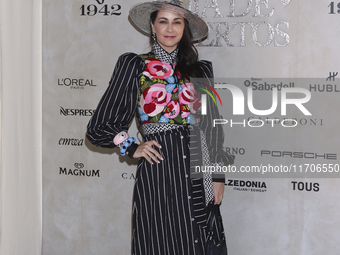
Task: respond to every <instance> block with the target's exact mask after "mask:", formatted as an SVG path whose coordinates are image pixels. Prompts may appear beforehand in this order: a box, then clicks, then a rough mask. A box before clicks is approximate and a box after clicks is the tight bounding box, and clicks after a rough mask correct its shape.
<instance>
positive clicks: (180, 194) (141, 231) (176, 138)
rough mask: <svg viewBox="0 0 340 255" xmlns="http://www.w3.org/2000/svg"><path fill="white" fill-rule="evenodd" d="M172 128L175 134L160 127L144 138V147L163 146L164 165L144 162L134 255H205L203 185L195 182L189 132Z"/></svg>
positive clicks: (140, 168)
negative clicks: (151, 143)
mask: <svg viewBox="0 0 340 255" xmlns="http://www.w3.org/2000/svg"><path fill="white" fill-rule="evenodd" d="M143 126H144V125H143ZM155 126H156V127H157V126H158V125H155ZM167 126H168V127H169V126H173V127H175V126H176V128H173V127H172V128H170V129H169V128H165V129H164V128H163V127H166V126H162V125H159V127H160V128H159V129H158V130H157V129H156V130H151V129H148V130H147V132H146V133H147V134H144V139H145V141H150V140H156V141H157V142H158V143H159V144H160V145H161V146H162V148H161V149H158V148H155V149H156V150H158V151H159V153H160V154H161V155H162V157H163V158H164V160H161V161H160V163H158V164H157V163H154V164H150V163H149V162H148V161H147V160H146V159H145V158H140V159H139V162H138V168H137V172H136V182H135V187H134V199H133V232H132V238H133V240H132V254H133V255H204V254H205V241H206V224H205V223H206V219H207V215H206V211H205V208H206V207H205V201H204V189H202V186H203V185H202V179H198V178H197V179H193V178H190V150H189V143H190V139H189V137H190V130H189V127H188V126H182V125H169V124H168V125H167ZM143 129H144V127H143ZM144 130H145V129H144ZM150 131H151V132H150Z"/></svg>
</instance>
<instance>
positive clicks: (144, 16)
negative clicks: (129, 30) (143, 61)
mask: <svg viewBox="0 0 340 255" xmlns="http://www.w3.org/2000/svg"><path fill="white" fill-rule="evenodd" d="M189 6H190V0H171V1H166V0H159V1H157V0H154V1H152V2H144V3H140V4H136V5H134V6H132V7H131V9H130V12H129V18H130V19H131V21H132V22H133V23H134V24H135V25H136V26H137V27H138V28H140V29H141V30H142V31H144V32H146V33H148V34H150V32H151V31H150V29H151V27H150V15H151V13H153V12H154V11H160V10H162V11H169V12H174V13H176V14H178V15H180V16H181V17H183V18H185V19H186V20H187V21H188V22H189V27H190V30H191V33H192V36H193V40H194V41H199V40H200V39H203V38H205V37H206V36H208V33H209V27H208V24H207V23H206V22H205V21H204V20H203V19H202V18H201V17H200V16H198V15H197V14H195V13H193V12H191V11H190V10H189Z"/></svg>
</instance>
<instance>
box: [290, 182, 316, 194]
mask: <svg viewBox="0 0 340 255" xmlns="http://www.w3.org/2000/svg"><path fill="white" fill-rule="evenodd" d="M291 183H292V188H293V190H299V191H314V192H319V191H320V184H319V183H317V182H314V183H313V182H296V181H292V182H291Z"/></svg>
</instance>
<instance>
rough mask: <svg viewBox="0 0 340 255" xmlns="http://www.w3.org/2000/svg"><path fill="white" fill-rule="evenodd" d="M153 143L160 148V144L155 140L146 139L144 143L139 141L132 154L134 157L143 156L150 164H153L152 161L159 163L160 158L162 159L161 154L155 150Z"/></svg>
mask: <svg viewBox="0 0 340 255" xmlns="http://www.w3.org/2000/svg"><path fill="white" fill-rule="evenodd" d="M153 145H155V146H157V147H158V148H162V146H161V145H160V144H159V143H157V142H156V141H155V140H152V141H147V142H145V143H141V144H140V145H139V146H138V148H137V150H136V151H135V153H134V154H133V157H134V158H141V157H144V158H145V159H146V160H147V161H148V162H149V163H150V164H153V162H152V161H154V162H157V163H160V161H159V159H160V160H163V158H162V156H161V154H159V152H158V151H156V150H155V149H154V148H153V147H152V146H153Z"/></svg>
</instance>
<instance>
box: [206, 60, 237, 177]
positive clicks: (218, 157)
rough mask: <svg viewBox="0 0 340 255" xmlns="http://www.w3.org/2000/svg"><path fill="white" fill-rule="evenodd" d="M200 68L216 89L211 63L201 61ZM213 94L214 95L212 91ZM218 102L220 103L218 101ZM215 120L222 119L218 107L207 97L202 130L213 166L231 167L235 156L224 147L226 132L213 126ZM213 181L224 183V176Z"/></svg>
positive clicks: (219, 126) (215, 175) (217, 126)
mask: <svg viewBox="0 0 340 255" xmlns="http://www.w3.org/2000/svg"><path fill="white" fill-rule="evenodd" d="M200 66H201V68H202V71H203V78H207V82H209V83H210V84H209V85H210V86H211V87H214V82H213V77H214V75H213V68H212V63H211V62H210V61H203V60H202V61H200ZM211 94H212V95H213V94H214V93H213V92H212V91H211ZM217 102H218V101H217ZM214 119H222V116H221V115H220V113H219V111H218V108H217V106H216V105H215V103H214V102H213V100H212V98H211V97H210V96H207V114H206V115H202V121H201V124H200V128H201V129H202V131H203V133H204V135H205V137H206V142H207V146H208V149H209V156H210V161H211V164H212V165H223V164H224V165H230V164H233V163H234V158H235V156H234V155H230V154H228V153H227V152H226V151H225V149H224V147H223V144H224V132H223V128H222V126H221V125H216V126H215V127H214V126H213V120H214ZM213 181H217V182H224V174H213Z"/></svg>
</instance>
